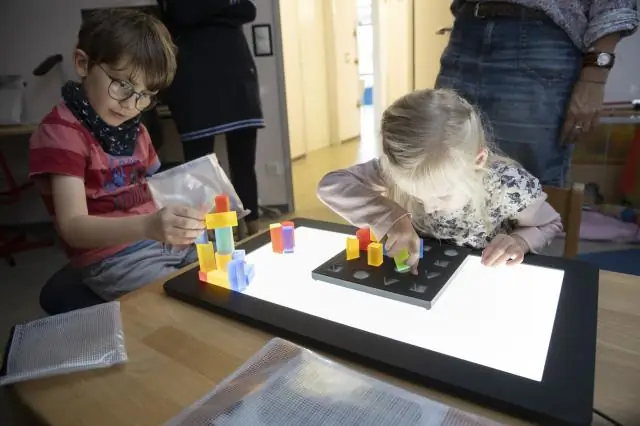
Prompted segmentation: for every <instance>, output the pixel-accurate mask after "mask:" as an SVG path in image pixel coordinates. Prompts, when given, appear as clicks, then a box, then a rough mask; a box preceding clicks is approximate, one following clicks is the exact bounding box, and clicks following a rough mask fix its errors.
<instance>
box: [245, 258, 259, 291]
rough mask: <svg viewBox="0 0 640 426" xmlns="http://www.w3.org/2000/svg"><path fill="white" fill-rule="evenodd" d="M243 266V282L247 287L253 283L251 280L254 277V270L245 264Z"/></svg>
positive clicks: (251, 266) (253, 267)
mask: <svg viewBox="0 0 640 426" xmlns="http://www.w3.org/2000/svg"><path fill="white" fill-rule="evenodd" d="M243 266H244V276H245V281H246V283H247V286H249V284H251V281H253V278H254V277H255V276H256V268H255V266H253V265H251V264H249V263H246V262H245V264H244V265H243Z"/></svg>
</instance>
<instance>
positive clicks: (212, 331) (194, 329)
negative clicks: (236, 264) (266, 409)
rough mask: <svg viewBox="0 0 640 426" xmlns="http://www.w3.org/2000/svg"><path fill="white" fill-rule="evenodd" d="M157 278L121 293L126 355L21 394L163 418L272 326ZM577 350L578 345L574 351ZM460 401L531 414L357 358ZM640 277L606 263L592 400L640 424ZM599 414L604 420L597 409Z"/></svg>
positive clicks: (87, 415) (38, 409)
mask: <svg viewBox="0 0 640 426" xmlns="http://www.w3.org/2000/svg"><path fill="white" fill-rule="evenodd" d="M162 284H163V282H157V283H154V284H151V285H149V286H148V287H146V288H144V289H142V290H140V291H137V292H135V293H132V294H130V295H128V296H126V297H125V298H123V300H122V305H121V309H122V318H123V323H124V330H125V340H126V345H127V351H128V354H129V362H128V363H127V364H126V365H123V366H119V367H115V368H112V369H106V370H100V371H92V372H86V373H78V374H73V375H68V376H61V377H55V378H51V379H46V380H41V381H35V382H28V383H22V384H19V385H16V386H15V387H14V390H15V392H16V393H17V395H18V397H19V399H20V400H21V401H22V402H23V403H24V404H25V405H26V406H27V407H29V408H30V409H31V410H32V411H33V412H34V413H35V414H36V415H37V416H38V417H39V418H40V419H41V420H42V421H43V422H45V423H46V424H50V425H53V426H58V425H59V426H74V425H91V426H101V425H104V426H114V425H119V426H127V425H131V426H134V425H135V426H145V425H150V426H151V425H153V426H155V425H160V424H162V423H164V422H165V421H167V420H169V419H170V418H172V417H173V416H175V415H176V414H178V413H179V412H180V411H181V410H182V409H183V408H185V407H187V406H189V405H190V404H192V403H193V402H194V401H196V400H198V399H200V398H201V397H202V396H203V395H204V394H205V393H207V392H208V391H210V390H211V389H212V388H213V387H214V386H215V385H216V384H217V383H218V382H220V381H221V380H223V379H224V378H225V377H227V376H228V375H229V374H231V373H232V372H233V371H234V370H235V369H237V368H238V367H240V366H241V365H242V364H243V363H244V362H245V361H246V360H247V359H248V358H249V357H250V356H252V355H253V354H254V353H255V352H256V351H258V350H259V349H260V348H261V347H262V346H263V345H264V344H265V343H266V342H267V341H268V340H269V339H271V338H272V337H273V336H272V335H269V334H267V333H264V332H262V331H259V330H256V329H253V328H251V327H249V326H246V325H244V324H241V323H238V322H235V321H232V320H230V319H227V318H225V317H223V316H219V315H215V314H213V313H210V312H208V311H205V310H201V309H197V308H195V307H192V306H190V305H187V304H185V303H182V302H179V301H177V300H174V299H171V298H169V297H168V296H166V295H165V294H164V292H163V290H162ZM576 356H580V354H576ZM350 365H351V366H352V367H356V368H358V369H360V370H364V371H365V372H367V373H370V374H372V375H374V376H377V377H379V378H382V379H385V380H388V381H389V382H392V383H395V384H397V385H400V386H401V387H404V388H406V389H409V390H411V391H413V392H416V393H419V394H422V395H425V396H427V397H429V398H432V399H436V400H440V401H442V402H445V403H447V404H449V405H453V406H455V407H458V408H460V409H463V410H466V411H471V412H475V413H478V414H482V415H485V416H487V417H490V418H493V419H495V420H498V421H501V422H504V423H506V424H509V425H516V424H528V423H524V422H521V421H518V420H515V419H513V418H509V417H506V416H505V415H503V414H500V413H495V412H491V411H489V410H487V409H484V408H481V407H478V406H474V405H473V404H471V403H468V402H466V401H461V400H459V399H456V398H452V397H450V396H447V395H444V394H441V393H437V392H434V391H431V390H429V389H426V388H423V387H420V386H417V385H414V384H410V383H406V382H402V381H400V380H397V379H395V378H392V377H388V376H385V375H382V374H379V373H376V372H373V371H371V370H368V369H364V368H362V367H359V366H354V365H353V364H350ZM639 401H640V278H638V277H634V276H629V275H621V274H615V273H611V272H601V274H600V312H599V323H598V352H597V366H596V395H595V405H596V407H597V408H598V409H600V410H602V411H603V412H605V413H606V414H608V415H610V416H612V417H613V418H615V419H616V420H618V421H620V422H622V423H623V424H625V425H627V426H630V425H637V424H640V402H639ZM594 424H597V425H606V424H608V423H607V422H605V421H603V420H601V419H600V418H598V417H597V416H594Z"/></svg>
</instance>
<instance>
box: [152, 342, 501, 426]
mask: <svg viewBox="0 0 640 426" xmlns="http://www.w3.org/2000/svg"><path fill="white" fill-rule="evenodd" d="M205 425H206V426H209V425H215V426H227V425H234V426H235V425H239V426H245V425H251V426H288V425H291V426H300V425H304V426H333V425H335V426H381V425H393V426H440V425H442V426H494V425H496V426H497V425H498V423H494V422H492V421H489V420H487V419H484V418H481V417H478V416H475V415H472V414H468V413H465V412H462V411H459V410H456V409H453V408H450V407H448V406H446V405H443V404H440V403H438V402H434V401H431V400H429V399H427V398H424V397H421V396H418V395H415V394H413V393H410V392H408V391H405V390H403V389H400V388H398V387H395V386H392V385H389V384H386V383H384V382H381V381H379V380H376V379H373V378H371V377H368V376H365V375H363V374H360V373H357V372H355V371H353V370H350V369H348V368H346V367H344V366H341V365H340V364H336V363H334V362H332V361H329V360H327V359H325V358H322V357H320V356H318V355H316V354H315V353H313V352H311V351H309V350H307V349H304V348H301V347H299V346H296V345H294V344H293V343H290V342H287V341H284V340H281V339H278V338H276V339H273V340H271V341H270V342H269V343H268V344H267V345H266V346H265V347H264V348H262V349H261V350H260V351H259V352H258V353H257V354H256V355H254V356H253V357H252V358H251V359H250V360H249V361H247V362H246V363H245V364H244V365H243V366H242V367H240V369H239V370H238V371H236V372H235V373H234V374H232V375H231V376H230V377H229V378H227V379H226V380H224V381H223V382H222V383H220V384H219V385H218V386H217V387H216V388H214V389H213V391H212V392H211V393H210V394H208V395H207V396H205V397H204V398H202V399H201V400H200V401H198V402H196V403H195V404H193V405H192V406H191V407H189V408H187V409H186V410H185V411H183V412H182V413H181V414H179V415H178V416H177V417H175V418H174V419H172V420H170V421H169V422H168V423H166V425H165V426H205Z"/></svg>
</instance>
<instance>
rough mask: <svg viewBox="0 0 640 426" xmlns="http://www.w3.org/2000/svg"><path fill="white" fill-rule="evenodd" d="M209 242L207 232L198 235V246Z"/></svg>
mask: <svg viewBox="0 0 640 426" xmlns="http://www.w3.org/2000/svg"><path fill="white" fill-rule="evenodd" d="M208 242H209V236H208V235H207V231H203V232H202V234H200V235H198V238H196V241H195V243H196V244H206V243H208Z"/></svg>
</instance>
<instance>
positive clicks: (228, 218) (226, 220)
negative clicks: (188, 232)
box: [205, 212, 238, 229]
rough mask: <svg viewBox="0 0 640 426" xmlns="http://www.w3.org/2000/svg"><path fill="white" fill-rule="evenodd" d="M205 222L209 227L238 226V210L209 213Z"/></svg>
mask: <svg viewBox="0 0 640 426" xmlns="http://www.w3.org/2000/svg"><path fill="white" fill-rule="evenodd" d="M205 222H206V225H207V229H218V228H228V227H230V226H238V214H237V213H236V212H222V213H209V214H208V215H206V216H205Z"/></svg>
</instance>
